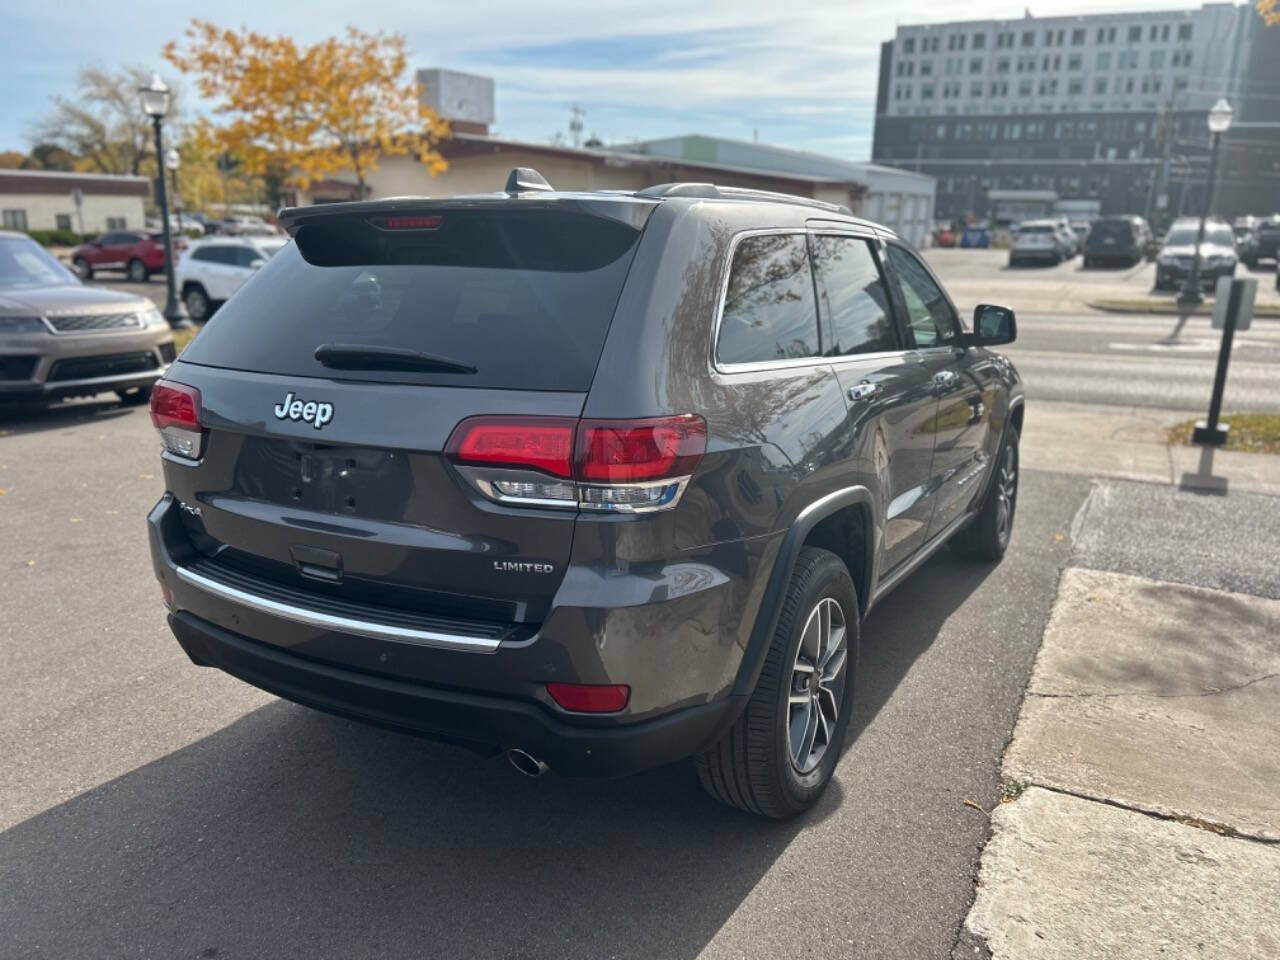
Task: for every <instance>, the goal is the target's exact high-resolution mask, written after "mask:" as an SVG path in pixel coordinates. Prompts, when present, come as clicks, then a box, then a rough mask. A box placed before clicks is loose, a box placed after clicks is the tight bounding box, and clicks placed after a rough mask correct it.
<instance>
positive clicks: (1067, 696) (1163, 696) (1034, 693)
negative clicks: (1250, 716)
mask: <svg viewBox="0 0 1280 960" xmlns="http://www.w3.org/2000/svg"><path fill="white" fill-rule="evenodd" d="M1277 677H1280V673H1267V674H1264V675H1263V676H1261V677H1254V678H1252V679H1251V680H1246V681H1244V682H1243V683H1234V684H1232V685H1231V686H1229V687H1210V688H1209V689H1208V690H1205V691H1203V692H1201V693H1150V692H1148V691H1143V690H1119V691H1115V692H1112V693H1041V692H1040V691H1038V690H1028V691H1027V696H1029V697H1041V698H1043V699H1045V700H1094V699H1106V698H1109V697H1151V698H1152V699H1155V700H1180V699H1184V698H1187V697H1216V696H1218V695H1219V694H1223V693H1233V692H1235V691H1237V690H1244V689H1245V688H1246V687H1252V686H1253V685H1254V684H1257V683H1265V682H1266V681H1267V680H1275V679H1276V678H1277Z"/></svg>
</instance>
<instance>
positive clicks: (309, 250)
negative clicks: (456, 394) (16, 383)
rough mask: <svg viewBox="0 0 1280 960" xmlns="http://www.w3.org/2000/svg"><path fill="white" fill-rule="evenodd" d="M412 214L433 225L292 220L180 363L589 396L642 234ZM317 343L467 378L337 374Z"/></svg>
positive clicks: (600, 225) (521, 218)
mask: <svg viewBox="0 0 1280 960" xmlns="http://www.w3.org/2000/svg"><path fill="white" fill-rule="evenodd" d="M419 219H422V220H424V221H427V220H434V221H435V222H436V225H435V226H433V227H431V228H430V229H406V230H399V229H382V228H380V227H379V226H376V225H375V224H374V223H372V222H371V221H370V220H368V219H366V218H364V217H359V218H355V217H333V218H326V219H324V220H322V221H320V222H317V223H312V224H305V225H303V226H302V228H301V229H300V230H299V232H298V236H297V238H296V241H295V242H294V243H291V244H288V245H287V246H285V247H284V248H282V249H281V250H280V252H279V253H277V254H275V255H274V256H273V257H271V258H270V259H269V260H268V261H267V263H266V264H265V265H264V266H263V267H262V269H261V270H259V271H258V272H257V273H255V274H254V275H253V276H252V277H251V278H250V280H249V282H248V283H246V284H245V285H244V286H243V287H242V288H241V289H240V291H239V293H237V294H236V296H235V297H234V298H233V299H232V300H230V301H229V302H228V303H227V304H226V305H225V306H223V307H222V309H220V310H219V311H218V313H217V315H216V316H215V317H214V318H213V320H211V321H210V322H209V324H208V325H207V326H206V327H205V329H204V330H203V331H202V332H201V334H200V336H199V337H198V338H196V340H195V341H193V342H192V344H191V345H190V346H189V347H188V348H187V350H186V351H185V352H184V353H183V355H182V358H183V360H184V361H189V362H192V363H199V364H205V365H208V366H216V367H230V368H234V369H240V370H252V371H260V372H263V373H279V374H287V375H292V376H304V377H334V376H337V377H341V378H342V379H345V380H353V379H354V380H369V381H380V382H394V383H425V384H441V385H448V386H457V387H498V388H510V389H520V390H564V391H574V392H579V391H585V390H587V389H588V387H590V385H591V380H592V377H593V376H594V375H595V369H596V365H597V363H598V362H599V359H600V351H601V349H602V348H603V346H604V340H605V335H606V334H607V333H608V330H609V325H610V323H611V322H612V319H613V312H614V308H615V307H616V306H617V302H618V297H619V295H620V294H621V292H622V286H623V283H624V282H625V280H626V277H627V271H628V269H629V268H630V265H631V259H632V257H633V255H634V253H635V248H636V243H637V241H638V239H639V236H640V231H639V230H637V229H636V228H634V227H632V226H630V225H627V224H623V223H620V222H617V221H614V220H610V219H605V218H601V217H594V216H587V215H584V214H577V213H560V212H552V211H509V212H508V211H487V210H479V211H476V210H448V211H444V212H442V213H441V214H440V215H439V216H438V217H436V216H435V215H432V216H431V217H423V218H419ZM255 259H256V258H255ZM326 344H341V345H344V346H349V345H356V346H373V347H393V348H398V349H401V350H410V351H416V352H420V353H424V354H428V355H430V356H432V357H438V358H447V359H449V360H452V361H457V362H458V363H460V364H464V365H468V366H472V367H475V368H476V372H475V373H445V372H437V371H422V370H417V371H404V370H388V369H378V370H363V369H356V370H353V369H342V370H340V371H336V370H334V369H331V368H329V367H326V366H324V365H323V364H321V363H320V362H319V361H318V360H316V359H315V351H316V348H317V347H319V346H321V345H326Z"/></svg>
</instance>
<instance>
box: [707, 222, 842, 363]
mask: <svg viewBox="0 0 1280 960" xmlns="http://www.w3.org/2000/svg"><path fill="white" fill-rule="evenodd" d="M821 353H822V349H821V346H820V338H819V336H818V311H817V305H816V303H815V298H814V291H813V274H812V271H811V269H810V266H809V247H808V242H807V238H806V235H805V234H803V233H778V234H763V235H759V236H749V237H744V238H743V239H742V240H741V241H739V243H738V245H737V247H736V248H735V249H734V253H733V262H732V264H730V268H729V283H728V286H727V288H726V290H725V297H724V309H723V312H722V313H721V318H720V338H719V343H718V344H717V349H716V358H717V360H718V362H719V363H724V364H731V363H764V362H767V361H771V360H793V359H797V358H802V357H816V356H819V355H821Z"/></svg>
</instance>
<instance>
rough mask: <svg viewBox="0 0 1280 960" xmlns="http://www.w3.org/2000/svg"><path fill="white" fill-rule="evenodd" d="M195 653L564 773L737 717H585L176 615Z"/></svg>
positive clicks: (663, 746)
mask: <svg viewBox="0 0 1280 960" xmlns="http://www.w3.org/2000/svg"><path fill="white" fill-rule="evenodd" d="M169 626H170V628H171V629H172V630H173V634H174V636H175V637H177V639H178V643H179V644H181V646H182V649H183V650H185V651H186V653H187V655H188V656H189V657H191V659H192V660H193V661H194V662H195V663H197V664H199V665H201V666H212V667H218V668H219V669H221V670H224V671H226V672H227V673H229V674H231V675H232V676H234V677H238V678H239V679H241V680H243V681H245V682H246V683H250V684H252V685H253V686H255V687H259V688H260V689H263V690H266V691H267V692H268V693H273V694H275V695H276V696H279V697H284V698H285V699H287V700H292V701H294V702H295V703H301V704H304V705H306V706H309V707H314V708H316V709H319V710H324V711H325V712H327V713H334V714H337V715H339V716H344V717H350V718H353V719H356V720H361V721H364V722H366V723H372V724H375V725H377V726H382V727H388V728H391V729H395V730H400V731H403V732H406V733H412V734H417V735H419V736H426V737H429V738H432V739H438V740H445V741H450V742H455V743H464V744H471V745H475V746H479V747H495V748H496V747H519V748H520V749H522V750H524V751H526V752H527V753H529V754H531V755H532V756H534V757H537V758H538V759H540V760H542V761H544V762H545V763H547V764H548V765H549V766H550V767H551V769H552V770H554V771H555V772H557V773H560V774H564V775H567V776H594V777H615V776H624V775H626V774H629V773H636V772H638V771H641V770H646V769H649V768H652V767H656V766H660V765H662V764H664V763H670V762H672V761H675V760H680V759H682V758H684V757H687V756H689V755H690V754H692V753H695V752H696V751H698V750H699V749H701V748H702V747H703V746H704V745H706V744H707V743H709V742H710V741H711V740H712V739H713V738H715V737H716V736H717V735H718V732H719V731H720V730H721V729H722V728H723V727H725V726H727V724H728V723H730V722H732V719H733V717H735V716H736V714H737V710H738V709H740V707H741V703H740V702H739V700H738V699H737V698H734V697H724V698H721V699H720V700H715V701H712V702H710V703H705V704H701V705H699V706H696V707H687V708H685V709H683V710H677V711H674V712H672V713H669V714H666V715H664V716H662V717H658V718H656V719H653V720H649V721H644V722H640V723H631V724H614V725H610V726H580V725H577V724H572V723H568V722H565V721H563V720H560V719H558V718H556V717H553V716H551V715H549V714H548V713H547V712H546V711H545V710H544V709H543V708H542V707H541V706H539V705H538V704H534V703H527V702H523V701H520V700H516V699H513V698H509V697H498V696H489V695H484V694H477V693H472V692H469V691H460V690H452V689H448V688H444V687H432V686H428V685H426V684H421V683H414V682H408V681H404V680H398V679H394V678H389V677H382V676H377V675H374V674H366V673H362V672H359V671H355V670H348V669H343V668H340V667H336V666H333V665H332V664H326V663H321V662H317V661H314V660H311V659H309V658H306V657H302V656H298V655H297V654H292V653H289V652H287V651H284V650H280V649H278V648H275V647H272V646H270V645H268V644H265V643H259V642H257V641H254V640H250V639H248V638H247V637H243V636H240V635H238V634H235V633H231V632H229V631H227V630H223V629H222V628H220V627H217V626H215V625H214V624H212V623H209V622H208V621H206V620H203V619H201V618H199V617H197V616H195V615H193V614H191V613H187V612H182V611H180V612H177V613H172V614H170V615H169Z"/></svg>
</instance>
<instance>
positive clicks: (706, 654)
mask: <svg viewBox="0 0 1280 960" xmlns="http://www.w3.org/2000/svg"><path fill="white" fill-rule="evenodd" d="M192 509H194V508H192ZM148 528H149V534H150V542H151V554H152V564H153V568H154V570H155V573H156V576H157V578H158V579H159V580H160V582H161V583H162V584H163V585H164V587H165V588H166V589H167V590H168V591H169V592H170V593H171V595H172V599H173V603H172V613H171V616H170V618H169V623H170V626H171V628H172V630H173V632H174V635H175V636H176V637H177V639H178V641H179V643H180V644H181V645H182V647H183V649H184V650H186V652H187V654H188V655H189V656H190V657H191V659H192V660H193V661H195V662H196V663H197V664H201V665H207V666H214V667H218V668H220V669H222V670H224V671H226V672H227V673H230V674H232V675H233V676H236V677H239V678H240V679H242V680H244V681H246V682H248V683H251V684H253V685H254V686H257V687H260V688H262V689H264V690H267V691H269V692H271V693H274V694H276V695H278V696H282V697H285V698H287V699H290V700H294V701H296V702H298V703H302V704H306V705H308V706H312V707H316V708H318V709H321V710H325V711H328V712H331V713H335V714H340V715H343V716H348V717H352V718H356V719H360V720H363V721H366V722H369V723H373V724H377V725H381V726H386V727H392V728H395V729H399V730H403V731H407V732H411V733H415V734H419V735H422V736H427V737H431V738H434V739H441V740H448V741H462V742H467V743H470V744H473V745H478V746H482V747H490V748H495V747H500V748H510V747H518V748H520V749H522V750H525V751H527V752H528V753H530V754H532V755H533V756H535V757H538V758H539V759H542V760H544V761H546V762H547V763H548V764H549V765H550V766H551V767H552V768H553V769H556V770H557V771H559V772H562V773H566V774H569V775H582V776H619V775H624V774H627V773H632V772H636V771H639V770H643V769H646V768H649V767H653V766H658V765H661V764H663V763H668V762H672V761H675V760H679V759H682V758H684V757H687V756H689V755H691V754H694V753H697V752H698V751H699V750H701V749H702V748H704V747H706V746H708V745H709V744H710V743H711V742H713V741H714V740H715V739H716V738H718V736H719V735H720V734H721V733H722V732H723V730H725V729H727V728H728V726H729V725H730V724H731V723H732V722H733V721H734V720H735V719H736V718H737V716H738V714H739V713H740V711H741V709H742V707H743V706H744V705H745V699H744V698H743V697H741V696H734V695H732V694H731V688H732V685H733V682H734V678H735V676H736V674H737V671H738V668H739V665H740V664H741V662H742V648H741V646H740V645H739V643H738V642H737V639H736V637H735V636H734V635H733V633H732V631H731V630H730V629H729V628H728V626H727V618H726V616H725V611H726V610H731V609H740V608H741V607H742V605H743V604H742V603H741V602H740V601H737V600H735V595H734V593H733V591H734V590H735V589H736V587H735V584H734V583H732V582H729V581H727V580H725V581H723V582H716V581H715V579H714V578H710V577H707V578H706V579H707V582H708V583H709V584H711V585H710V586H709V587H708V588H707V589H704V590H698V591H695V592H690V593H686V594H683V595H680V596H676V597H672V598H670V599H666V600H654V601H651V602H644V603H638V604H635V605H632V606H612V605H611V606H608V607H605V608H600V609H593V608H591V607H589V606H584V605H580V604H583V603H585V602H587V601H586V600H584V599H583V598H578V599H576V600H573V599H566V596H569V595H571V594H572V592H573V591H572V590H571V589H570V588H565V589H563V590H562V594H565V596H562V597H561V598H560V602H559V604H558V605H556V606H555V607H553V610H552V612H551V614H550V615H549V616H548V618H547V619H546V620H545V621H544V622H543V623H541V624H537V625H533V624H529V625H521V624H517V625H515V626H514V629H512V630H510V631H509V632H508V631H499V632H498V633H497V634H491V635H489V637H494V636H496V637H498V639H497V640H492V639H489V638H485V637H482V636H481V634H482V631H481V630H479V629H473V630H472V631H471V633H472V637H471V638H470V639H471V640H473V641H474V642H472V643H471V644H470V645H469V646H468V645H465V644H461V643H459V642H458V640H459V634H460V633H464V632H466V630H467V627H466V624H455V625H454V626H453V627H448V626H447V625H446V626H440V627H437V628H433V629H438V630H441V631H446V630H448V631H451V633H452V635H451V636H444V637H441V636H432V635H428V634H427V631H426V630H419V631H418V635H414V633H413V629H409V628H405V627H403V626H396V625H394V624H393V626H394V631H396V632H399V633H402V634H403V635H402V636H391V635H390V634H391V633H392V632H393V631H392V629H390V628H388V627H387V626H386V624H387V623H388V622H390V621H391V620H392V619H393V618H389V617H380V616H379V614H378V612H377V610H372V609H369V610H364V611H362V610H360V609H358V608H356V607H355V605H354V604H351V603H349V604H346V605H345V606H343V605H341V604H339V603H338V602H336V601H335V602H331V603H328V604H326V603H323V602H318V603H315V604H313V610H312V612H313V613H314V616H305V615H300V610H299V607H300V606H301V605H304V604H306V603H307V601H306V600H305V598H304V599H301V600H300V599H299V596H298V594H297V592H296V590H293V588H289V587H284V586H281V587H279V588H276V589H274V590H273V589H270V588H269V587H268V586H267V585H266V584H265V583H263V584H261V585H260V586H258V587H254V586H253V585H251V584H248V585H246V584H241V588H243V589H244V590H246V591H249V592H252V593H253V596H251V597H249V598H248V599H247V600H246V598H244V597H239V598H238V597H237V596H236V595H235V591H234V590H232V591H228V590H225V589H217V588H211V585H210V584H209V583H208V582H205V583H203V584H202V583H201V582H200V580H201V578H200V577H199V576H192V574H193V573H195V574H199V573H200V571H202V570H204V571H206V572H207V571H208V567H207V566H202V559H201V556H200V555H199V554H197V553H196V551H195V550H194V548H193V546H192V545H191V541H190V539H189V537H188V536H187V534H186V532H185V530H184V526H183V523H182V520H181V511H180V507H179V502H178V501H177V500H176V499H175V498H174V497H173V496H172V495H170V494H166V495H165V497H164V498H162V499H161V501H160V502H159V503H158V504H157V505H156V507H155V508H154V509H153V510H152V512H151V514H150V516H149V517H148ZM222 576H223V577H224V578H225V577H226V574H225V573H224V574H222ZM610 581H611V582H610V583H604V582H601V583H600V584H598V585H597V586H596V587H593V588H591V589H590V590H589V593H590V595H591V597H592V598H595V602H598V603H609V602H610V601H609V599H608V597H609V594H608V593H607V591H608V589H609V588H610V586H611V585H612V581H616V582H617V583H619V584H622V585H626V584H627V579H626V577H625V576H624V575H623V573H621V572H615V574H614V576H613V577H611V578H610ZM649 586H650V588H652V580H651V579H650V581H649ZM291 590H292V591H293V592H291ZM302 612H303V613H305V612H306V611H302ZM409 615H413V616H418V615H417V614H414V613H413V612H410V614H409ZM420 616H426V615H425V614H422V615H420ZM379 620H381V622H377V621H379ZM403 622H404V621H401V623H403ZM712 625H714V626H712ZM409 627H410V628H413V624H409ZM606 637H607V641H606V639H605V638H606ZM549 680H559V681H564V682H570V683H625V684H628V685H630V686H631V690H632V694H631V701H630V703H628V705H627V707H626V708H625V709H624V710H623V711H622V712H620V713H617V714H609V715H589V714H578V713H570V712H567V711H564V710H563V709H561V708H560V707H559V706H558V705H556V704H555V702H554V701H552V700H551V698H550V697H549V695H548V694H547V692H546V683H547V681H549Z"/></svg>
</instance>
